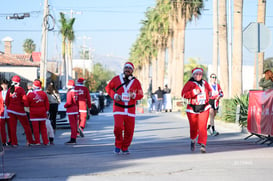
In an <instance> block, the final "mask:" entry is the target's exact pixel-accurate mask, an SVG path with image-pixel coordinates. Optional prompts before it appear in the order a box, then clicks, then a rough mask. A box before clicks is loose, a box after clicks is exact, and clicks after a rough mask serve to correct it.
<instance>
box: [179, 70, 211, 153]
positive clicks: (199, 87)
mask: <svg viewBox="0 0 273 181" xmlns="http://www.w3.org/2000/svg"><path fill="white" fill-rule="evenodd" d="M202 76H203V69H202V68H198V67H197V68H195V69H193V70H192V77H191V78H190V79H189V81H188V82H187V83H186V84H185V86H184V87H183V89H182V92H181V96H182V97H184V98H186V99H188V100H189V101H188V104H187V108H186V113H187V117H188V120H189V123H190V138H191V144H190V148H191V151H194V150H195V144H196V138H197V137H198V141H197V142H198V144H200V145H201V148H200V151H201V153H206V145H207V122H208V118H209V109H210V104H209V97H210V95H211V91H212V90H211V88H210V86H209V84H208V82H207V81H205V80H204V79H202Z"/></svg>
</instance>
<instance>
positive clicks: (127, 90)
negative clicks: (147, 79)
mask: <svg viewBox="0 0 273 181" xmlns="http://www.w3.org/2000/svg"><path fill="white" fill-rule="evenodd" d="M133 71H134V65H133V64H132V63H131V62H126V63H125V64H124V67H123V73H122V74H120V75H117V76H115V77H114V78H113V79H112V80H111V81H110V82H109V83H108V84H107V86H106V87H105V90H106V92H107V93H108V95H109V96H110V97H111V98H112V99H113V100H114V105H113V112H114V135H115V150H114V153H115V154H120V153H121V151H122V153H123V154H130V152H129V149H128V148H129V146H130V145H131V142H132V139H133V134H134V128H135V116H136V114H135V111H136V101H137V100H140V99H142V97H143V91H142V88H141V84H140V82H139V80H138V79H136V78H135V77H134V76H133Z"/></svg>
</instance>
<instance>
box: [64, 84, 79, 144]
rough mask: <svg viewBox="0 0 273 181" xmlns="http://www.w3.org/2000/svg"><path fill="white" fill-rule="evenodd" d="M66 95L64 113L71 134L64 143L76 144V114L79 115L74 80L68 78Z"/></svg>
mask: <svg viewBox="0 0 273 181" xmlns="http://www.w3.org/2000/svg"><path fill="white" fill-rule="evenodd" d="M67 88H68V91H67V95H66V103H65V105H64V107H65V108H66V113H67V115H68V119H69V123H70V128H71V136H70V140H69V141H68V142H66V143H65V144H76V138H77V129H78V126H77V125H78V116H79V112H78V110H79V107H78V104H79V102H78V95H77V92H76V91H75V89H74V88H75V82H74V80H69V81H68V84H67Z"/></svg>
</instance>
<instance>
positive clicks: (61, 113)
mask: <svg viewBox="0 0 273 181" xmlns="http://www.w3.org/2000/svg"><path fill="white" fill-rule="evenodd" d="M59 94H60V99H61V103H60V104H59V106H58V113H57V117H56V125H57V126H69V120H68V116H67V115H66V109H65V108H64V105H65V103H66V94H67V90H59Z"/></svg>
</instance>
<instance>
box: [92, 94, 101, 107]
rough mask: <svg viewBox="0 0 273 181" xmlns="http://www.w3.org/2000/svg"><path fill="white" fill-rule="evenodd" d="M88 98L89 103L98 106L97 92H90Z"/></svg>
mask: <svg viewBox="0 0 273 181" xmlns="http://www.w3.org/2000/svg"><path fill="white" fill-rule="evenodd" d="M90 98H91V104H94V105H95V106H96V107H97V109H99V107H100V103H99V97H98V96H97V93H90Z"/></svg>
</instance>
